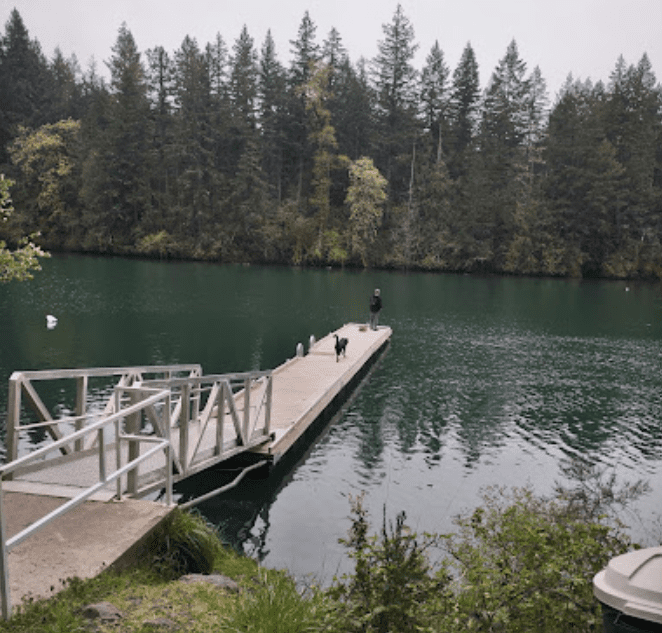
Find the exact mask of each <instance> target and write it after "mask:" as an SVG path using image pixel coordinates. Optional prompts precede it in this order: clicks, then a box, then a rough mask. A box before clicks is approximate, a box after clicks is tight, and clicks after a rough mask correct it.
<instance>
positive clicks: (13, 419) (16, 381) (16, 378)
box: [7, 372, 21, 479]
mask: <svg viewBox="0 0 662 633" xmlns="http://www.w3.org/2000/svg"><path fill="white" fill-rule="evenodd" d="M20 420H21V378H20V374H19V373H18V372H14V373H13V374H12V375H11V378H10V379H9V394H8V397H7V461H8V462H13V461H14V460H15V459H16V458H17V457H18V426H19V424H20ZM7 479H12V473H9V475H7Z"/></svg>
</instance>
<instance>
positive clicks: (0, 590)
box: [0, 475, 11, 620]
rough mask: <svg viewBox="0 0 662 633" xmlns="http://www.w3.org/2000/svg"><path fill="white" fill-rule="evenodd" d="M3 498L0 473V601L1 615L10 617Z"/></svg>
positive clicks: (6, 618)
mask: <svg viewBox="0 0 662 633" xmlns="http://www.w3.org/2000/svg"><path fill="white" fill-rule="evenodd" d="M4 509H5V508H4V498H3V492H2V475H0V602H2V617H3V619H5V620H9V618H10V617H11V594H10V589H9V556H8V553H7V522H6V521H5V513H4Z"/></svg>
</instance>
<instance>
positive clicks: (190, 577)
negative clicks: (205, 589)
mask: <svg viewBox="0 0 662 633" xmlns="http://www.w3.org/2000/svg"><path fill="white" fill-rule="evenodd" d="M179 581H180V582H183V583H186V584H191V583H194V582H206V583H207V584H209V585H214V586H215V587H218V588H219V589H226V590H227V591H232V592H234V593H238V592H239V585H238V584H237V583H236V582H235V581H234V580H232V578H228V577H227V576H223V575H222V574H209V575H207V574H186V576H182V577H181V578H180V579H179Z"/></svg>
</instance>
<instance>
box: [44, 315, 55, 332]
mask: <svg viewBox="0 0 662 633" xmlns="http://www.w3.org/2000/svg"><path fill="white" fill-rule="evenodd" d="M56 325H57V317H54V316H53V315H52V314H47V315H46V327H47V328H48V329H49V330H52V329H53V328H54V327H55V326H56Z"/></svg>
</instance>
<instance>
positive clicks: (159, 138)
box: [142, 46, 175, 233]
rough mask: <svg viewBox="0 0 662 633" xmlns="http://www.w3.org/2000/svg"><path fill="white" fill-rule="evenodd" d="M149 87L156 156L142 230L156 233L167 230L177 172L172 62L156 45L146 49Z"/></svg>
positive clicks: (153, 143) (153, 145) (153, 144)
mask: <svg viewBox="0 0 662 633" xmlns="http://www.w3.org/2000/svg"><path fill="white" fill-rule="evenodd" d="M147 60H148V66H147V87H148V95H149V100H150V105H151V118H152V123H153V131H154V136H153V140H152V148H153V150H152V153H153V156H154V161H153V170H152V173H151V176H150V178H151V188H152V199H153V201H154V208H153V209H152V213H151V214H150V215H149V216H148V217H146V218H144V220H143V223H142V224H143V227H142V228H143V229H144V230H145V231H146V232H147V233H156V232H159V231H162V230H164V229H165V226H166V224H167V221H166V218H165V216H166V215H167V210H168V208H169V206H170V204H171V200H170V193H171V186H172V182H173V180H174V178H175V171H174V165H173V157H172V141H173V139H172V136H173V130H172V123H173V121H172V105H171V103H172V95H173V70H174V69H173V64H172V60H171V59H170V56H169V55H168V53H167V51H166V50H165V49H164V48H163V47H162V46H157V47H156V48H153V49H151V50H148V51H147Z"/></svg>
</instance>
